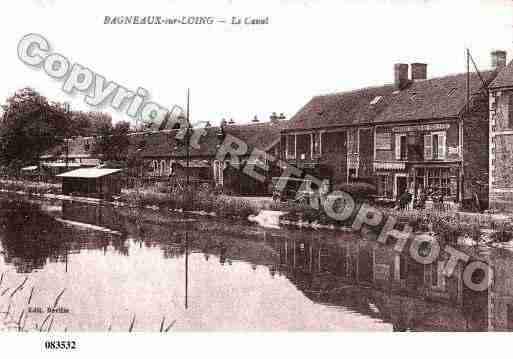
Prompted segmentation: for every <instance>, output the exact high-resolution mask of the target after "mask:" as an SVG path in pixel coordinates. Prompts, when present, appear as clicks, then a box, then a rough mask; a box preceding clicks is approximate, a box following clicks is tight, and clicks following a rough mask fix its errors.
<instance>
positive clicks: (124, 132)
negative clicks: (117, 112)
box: [93, 121, 130, 162]
mask: <svg viewBox="0 0 513 359" xmlns="http://www.w3.org/2000/svg"><path fill="white" fill-rule="evenodd" d="M129 133H130V123H128V122H126V121H121V122H117V123H116V124H114V125H112V124H107V123H104V124H101V125H100V127H99V128H98V132H97V135H98V137H97V141H96V145H95V147H94V150H93V152H94V153H95V154H98V155H101V156H102V158H103V160H104V161H115V162H126V161H127V156H128V146H129V145H130V142H129V139H128V134H129Z"/></svg>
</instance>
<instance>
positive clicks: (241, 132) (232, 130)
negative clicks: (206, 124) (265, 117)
mask: <svg viewBox="0 0 513 359" xmlns="http://www.w3.org/2000/svg"><path fill="white" fill-rule="evenodd" d="M286 124H287V121H279V122H261V123H251V124H246V125H227V126H225V128H224V129H225V132H226V133H227V134H230V135H232V136H234V137H237V138H238V139H240V140H242V141H244V142H245V143H246V144H247V145H248V146H249V147H250V148H255V147H256V148H258V149H260V150H262V151H267V150H268V149H269V148H270V147H272V146H273V145H274V144H275V143H276V142H277V141H279V139H280V131H281V130H282V129H283V128H285V127H286Z"/></svg>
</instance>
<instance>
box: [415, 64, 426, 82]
mask: <svg viewBox="0 0 513 359" xmlns="http://www.w3.org/2000/svg"><path fill="white" fill-rule="evenodd" d="M426 79H427V64H422V63H420V62H416V63H413V64H411V80H412V81H419V80H426Z"/></svg>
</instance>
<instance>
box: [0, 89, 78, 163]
mask: <svg viewBox="0 0 513 359" xmlns="http://www.w3.org/2000/svg"><path fill="white" fill-rule="evenodd" d="M2 109H3V113H2V117H1V120H0V138H1V146H0V164H1V165H3V166H7V167H11V168H19V167H20V166H22V165H25V164H27V163H31V162H34V161H36V160H37V159H38V158H39V157H40V155H41V154H43V153H44V152H45V151H47V150H48V149H50V148H52V147H54V146H57V145H59V144H61V143H63V141H64V138H65V137H66V136H69V134H70V132H71V130H72V128H71V127H72V126H71V122H70V120H69V118H70V116H69V114H68V113H67V112H66V110H65V108H64V107H63V106H62V105H61V104H58V103H49V102H48V101H47V99H46V98H45V97H44V96H42V95H40V94H39V93H38V92H37V91H35V90H33V89H31V88H24V89H21V90H19V91H17V92H16V93H15V94H14V95H13V96H11V97H10V98H8V99H7V101H6V104H5V105H3V106H2Z"/></svg>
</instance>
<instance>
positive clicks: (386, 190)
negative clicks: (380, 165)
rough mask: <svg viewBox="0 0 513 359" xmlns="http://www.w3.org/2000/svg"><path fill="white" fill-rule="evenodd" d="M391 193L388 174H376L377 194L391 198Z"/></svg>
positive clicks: (391, 183)
mask: <svg viewBox="0 0 513 359" xmlns="http://www.w3.org/2000/svg"><path fill="white" fill-rule="evenodd" d="M392 195H393V182H392V180H391V178H390V176H389V175H388V174H382V175H378V196H380V197H385V198H391V197H392Z"/></svg>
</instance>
